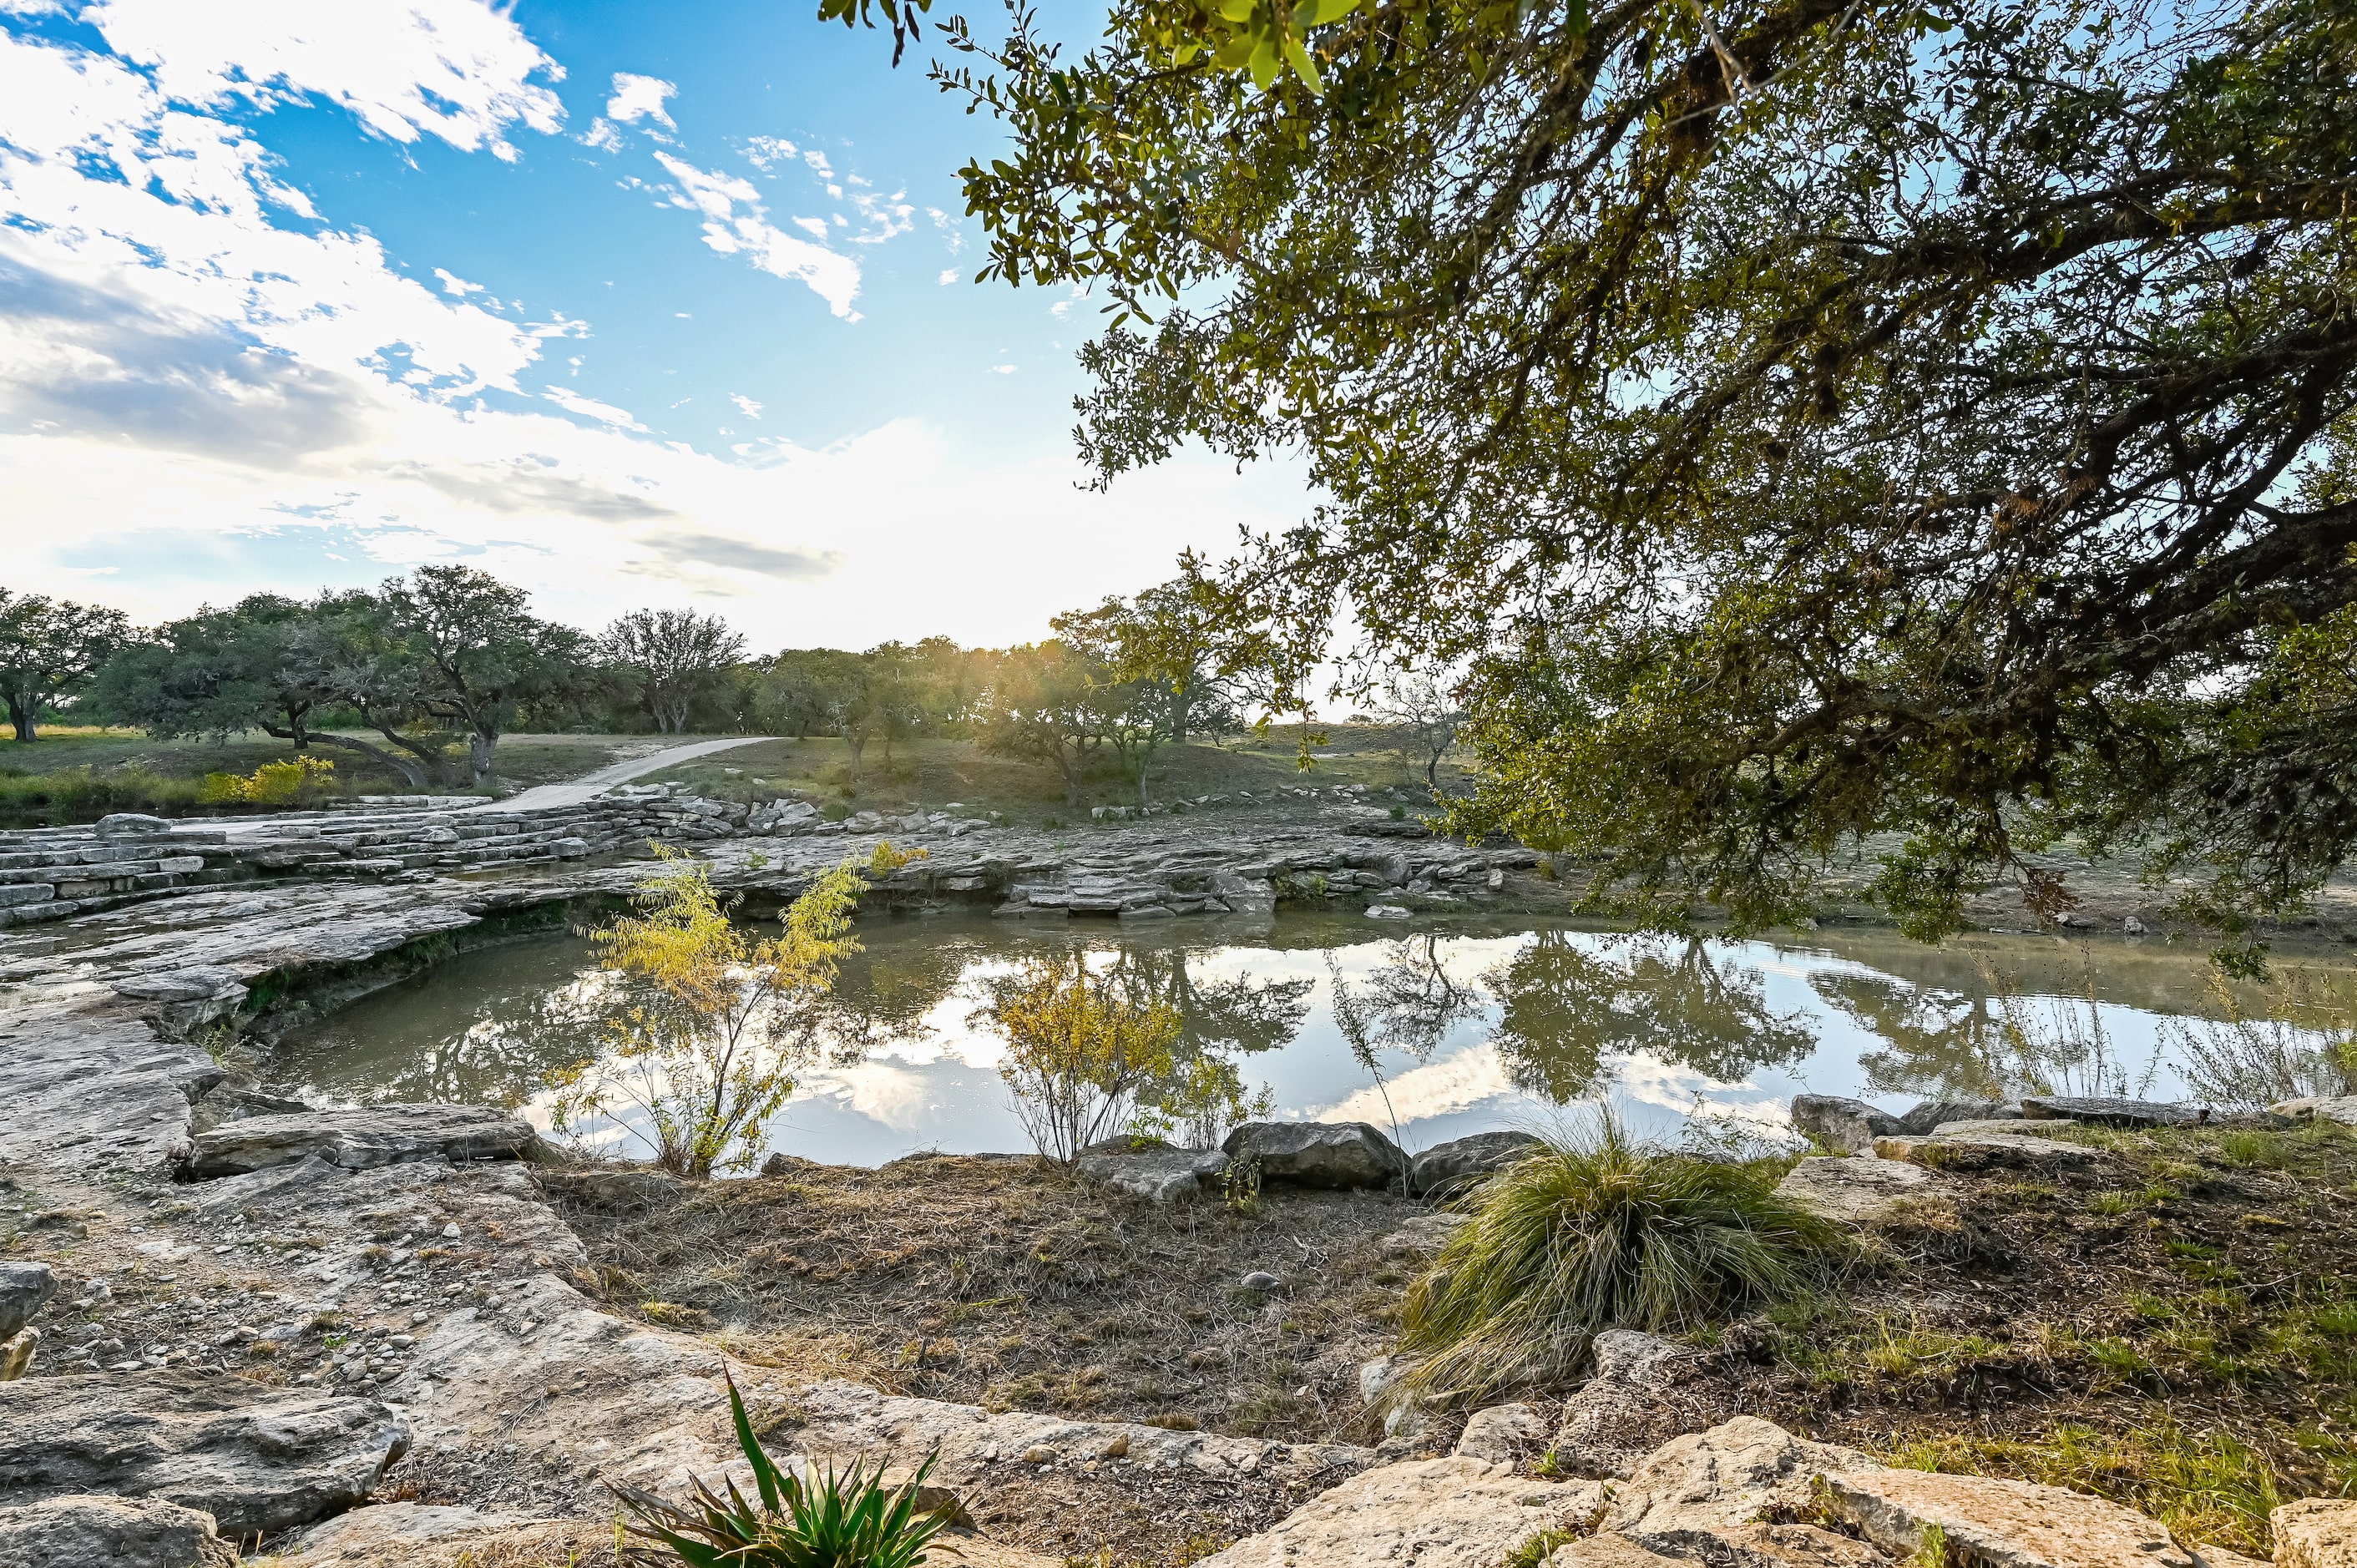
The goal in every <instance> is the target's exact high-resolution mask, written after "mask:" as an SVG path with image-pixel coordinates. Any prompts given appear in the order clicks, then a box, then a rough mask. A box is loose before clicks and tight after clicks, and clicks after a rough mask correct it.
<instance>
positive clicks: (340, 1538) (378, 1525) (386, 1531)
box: [295, 1503, 540, 1563]
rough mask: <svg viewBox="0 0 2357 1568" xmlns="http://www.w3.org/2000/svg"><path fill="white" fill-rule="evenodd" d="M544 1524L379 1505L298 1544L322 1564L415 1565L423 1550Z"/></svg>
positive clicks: (302, 1553) (313, 1531) (303, 1554)
mask: <svg viewBox="0 0 2357 1568" xmlns="http://www.w3.org/2000/svg"><path fill="white" fill-rule="evenodd" d="M537 1522H540V1521H538V1520H532V1519H529V1518H526V1517H525V1516H524V1515H522V1514H511V1513H494V1512H490V1511H488V1510H486V1509H476V1508H464V1507H454V1506H447V1505H438V1504H425V1503H377V1504H374V1505H371V1506H370V1507H366V1508H357V1509H352V1511H351V1512H350V1513H348V1514H341V1515H339V1516H338V1517H336V1518H334V1519H331V1520H328V1521H327V1522H325V1523H324V1524H316V1525H313V1526H312V1527H311V1528H310V1529H308V1530H305V1531H304V1532H303V1533H302V1534H301V1535H300V1536H299V1537H297V1538H296V1541H295V1553H296V1555H297V1556H298V1557H299V1558H302V1559H305V1560H308V1561H312V1562H317V1563H370V1562H375V1561H386V1562H396V1561H405V1562H414V1561H415V1556H414V1553H415V1552H416V1550H417V1548H419V1547H421V1546H430V1545H435V1544H437V1543H442V1542H449V1543H453V1544H455V1543H456V1542H457V1541H459V1540H461V1539H463V1538H466V1537H468V1536H473V1535H476V1534H479V1533H481V1532H483V1531H488V1530H513V1529H515V1528H517V1527H519V1526H523V1525H530V1524H534V1523H537Z"/></svg>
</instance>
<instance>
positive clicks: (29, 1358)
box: [0, 1325, 41, 1383]
mask: <svg viewBox="0 0 2357 1568" xmlns="http://www.w3.org/2000/svg"><path fill="white" fill-rule="evenodd" d="M39 1348H41V1331H40V1330H39V1329H38V1328H35V1327H32V1326H29V1325H28V1326H26V1327H23V1328H19V1329H18V1330H16V1333H15V1334H13V1335H11V1336H9V1337H7V1338H5V1339H0V1383H13V1382H15V1381H16V1380H17V1379H18V1378H21V1377H23V1376H24V1375H25V1374H26V1373H27V1372H29V1371H31V1370H32V1369H33V1352H34V1351H36V1350H38V1349H39Z"/></svg>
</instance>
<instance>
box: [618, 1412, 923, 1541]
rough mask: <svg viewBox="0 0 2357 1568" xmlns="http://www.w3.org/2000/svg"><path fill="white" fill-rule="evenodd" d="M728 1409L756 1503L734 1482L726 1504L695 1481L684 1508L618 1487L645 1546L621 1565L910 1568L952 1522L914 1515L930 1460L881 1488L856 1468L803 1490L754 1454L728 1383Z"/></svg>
mask: <svg viewBox="0 0 2357 1568" xmlns="http://www.w3.org/2000/svg"><path fill="white" fill-rule="evenodd" d="M728 1408H729V1411H730V1412H731V1414H732V1415H733V1416H734V1417H735V1419H736V1424H737V1447H739V1448H740V1449H742V1450H743V1451H744V1454H745V1463H746V1464H747V1465H748V1466H750V1467H751V1469H752V1472H753V1483H754V1489H755V1491H756V1492H757V1493H758V1494H759V1498H760V1500H759V1503H758V1504H756V1503H754V1502H751V1501H749V1500H748V1499H747V1498H746V1497H745V1495H744V1494H743V1493H742V1492H740V1491H738V1490H737V1483H736V1482H735V1481H728V1482H726V1483H725V1485H726V1487H727V1488H728V1495H727V1496H726V1497H725V1498H724V1497H722V1496H720V1495H719V1494H718V1493H716V1492H714V1491H713V1490H712V1489H711V1488H710V1487H706V1486H705V1484H704V1483H703V1482H702V1481H700V1480H697V1481H693V1482H691V1483H690V1485H691V1486H692V1487H693V1491H692V1493H691V1495H690V1497H689V1499H688V1502H687V1505H686V1506H685V1507H682V1506H680V1505H678V1504H676V1503H672V1502H667V1501H665V1500H664V1499H663V1498H659V1497H657V1496H655V1495H654V1494H653V1493H651V1492H646V1491H641V1490H640V1489H639V1488H638V1487H621V1486H617V1487H614V1488H613V1491H614V1495H615V1496H616V1497H617V1498H620V1499H621V1503H622V1507H623V1508H624V1509H626V1510H627V1511H628V1512H629V1514H630V1522H629V1524H628V1525H627V1527H626V1528H627V1530H628V1532H629V1533H630V1535H632V1536H635V1537H638V1538H639V1539H640V1540H642V1541H651V1542H652V1543H653V1544H652V1545H648V1546H640V1545H633V1546H631V1547H630V1548H629V1549H628V1550H627V1551H626V1552H624V1554H623V1555H624V1556H625V1558H626V1559H627V1560H628V1561H630V1562H631V1563H640V1564H645V1565H647V1568H657V1565H669V1564H673V1563H687V1564H689V1568H914V1565H915V1564H917V1563H924V1562H927V1561H928V1560H929V1559H930V1558H931V1554H930V1553H928V1552H926V1550H925V1548H926V1546H927V1545H929V1544H930V1543H931V1541H932V1539H933V1537H935V1536H937V1535H939V1534H940V1533H941V1532H942V1530H946V1529H947V1528H949V1525H950V1519H951V1513H950V1510H948V1509H931V1510H928V1511H923V1512H920V1511H919V1509H918V1506H917V1496H918V1493H919V1491H920V1488H922V1487H923V1486H924V1482H925V1477H926V1476H927V1474H929V1473H930V1472H931V1469H932V1467H933V1460H932V1459H931V1458H928V1459H927V1460H926V1461H925V1462H924V1464H923V1465H922V1466H920V1467H919V1468H918V1471H917V1473H916V1474H915V1475H914V1476H912V1477H909V1479H908V1480H907V1481H905V1482H903V1483H901V1484H900V1485H899V1486H898V1487H886V1486H885V1485H884V1472H883V1466H881V1465H878V1466H877V1468H876V1469H875V1470H874V1471H872V1472H871V1471H869V1470H867V1469H866V1467H865V1466H862V1465H860V1464H858V1463H856V1462H855V1463H854V1464H853V1465H852V1466H851V1468H850V1469H849V1470H848V1471H845V1472H844V1473H843V1474H841V1475H837V1474H836V1473H835V1471H834V1467H833V1466H829V1467H828V1468H827V1470H826V1471H825V1473H824V1474H823V1475H822V1476H820V1477H816V1478H815V1479H813V1480H812V1481H810V1482H808V1483H805V1482H804V1481H803V1480H802V1478H801V1477H798V1476H794V1475H791V1474H789V1473H788V1472H786V1471H784V1470H781V1469H780V1468H779V1467H778V1465H777V1462H776V1461H775V1460H773V1459H771V1458H770V1455H768V1454H767V1453H765V1452H764V1451H763V1450H762V1447H761V1442H760V1439H759V1438H758V1437H756V1436H755V1435H754V1434H753V1423H752V1422H751V1421H750V1420H749V1419H748V1418H747V1416H746V1414H745V1401H744V1399H743V1398H742V1396H740V1395H739V1394H738V1393H737V1384H736V1382H735V1381H734V1380H731V1381H730V1382H729V1384H728ZM945 1550H946V1549H945Z"/></svg>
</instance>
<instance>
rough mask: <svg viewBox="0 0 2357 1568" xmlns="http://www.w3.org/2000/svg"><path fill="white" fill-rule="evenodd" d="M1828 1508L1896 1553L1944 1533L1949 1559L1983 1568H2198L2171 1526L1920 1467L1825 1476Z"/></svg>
mask: <svg viewBox="0 0 2357 1568" xmlns="http://www.w3.org/2000/svg"><path fill="white" fill-rule="evenodd" d="M1825 1485H1826V1490H1827V1496H1828V1498H1829V1500H1830V1501H1831V1503H1832V1505H1833V1507H1834V1508H1835V1509H1836V1510H1837V1511H1838V1512H1839V1513H1840V1514H1841V1516H1842V1517H1843V1518H1844V1519H1846V1520H1848V1521H1849V1522H1850V1523H1852V1524H1855V1525H1857V1527H1858V1528H1859V1529H1860V1530H1863V1531H1864V1532H1865V1535H1866V1538H1867V1540H1868V1541H1872V1542H1873V1543H1874V1544H1875V1545H1877V1546H1878V1547H1880V1548H1881V1549H1882V1550H1883V1551H1885V1552H1889V1553H1891V1554H1892V1555H1894V1556H1900V1557H1904V1556H1910V1555H1912V1554H1913V1553H1914V1552H1917V1551H1918V1550H1920V1549H1921V1546H1922V1544H1923V1538H1924V1534H1925V1532H1926V1530H1928V1529H1930V1528H1931V1527H1932V1526H1935V1525H1936V1526H1937V1527H1938V1528H1939V1529H1940V1530H1943V1531H1944V1532H1945V1533H1946V1536H1947V1541H1948V1551H1949V1553H1950V1554H1951V1556H1952V1557H1953V1558H1957V1559H1962V1560H1963V1561H1965V1562H1969V1563H1975V1564H1976V1565H1980V1568H2115V1564H2119V1563H2150V1564H2152V1565H2153V1568H2197V1564H2196V1562H2195V1560H2194V1559H2193V1558H2192V1557H2190V1556H2189V1555H2188V1554H2187V1553H2186V1552H2185V1551H2184V1549H2183V1548H2181V1547H2179V1545H2178V1544H2177V1543H2176V1542H2175V1541H2173V1540H2171V1539H2170V1537H2169V1530H2168V1527H2166V1526H2164V1525H2162V1524H2159V1523H2158V1522H2156V1521H2155V1520H2149V1519H2147V1518H2146V1517H2145V1516H2144V1515H2142V1514H2140V1513H2135V1512H2131V1511H2130V1510H2129V1509H2124V1508H2122V1507H2120V1506H2119V1505H2118V1504H2117V1503H2110V1502H2105V1501H2104V1499H2103V1498H2091V1497H2086V1496H2083V1495H2082V1494H2081V1493H2078V1492H2069V1491H2064V1490H2063V1489H2062V1488H2061V1487H2041V1486H2038V1485H2036V1484H2035V1483H2032V1482H2029V1481H2004V1480H1992V1479H1989V1478H1987V1477H1980V1476H1943V1475H1936V1474H1933V1473H1932V1472H1930V1471H1925V1470H1886V1469H1880V1468H1872V1469H1860V1470H1855V1471H1852V1472H1850V1473H1847V1474H1834V1475H1828V1476H1827V1477H1825Z"/></svg>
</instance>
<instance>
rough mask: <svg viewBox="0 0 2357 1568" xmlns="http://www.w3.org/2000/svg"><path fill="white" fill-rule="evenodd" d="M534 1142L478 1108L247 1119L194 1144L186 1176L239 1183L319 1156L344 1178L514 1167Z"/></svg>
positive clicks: (406, 1107)
mask: <svg viewBox="0 0 2357 1568" xmlns="http://www.w3.org/2000/svg"><path fill="white" fill-rule="evenodd" d="M535 1141H536V1138H535V1134H534V1133H533V1130H532V1127H531V1125H530V1124H529V1123H527V1122H521V1121H518V1120H517V1119H516V1118H514V1117H512V1116H508V1115H505V1114H502V1113H501V1112H498V1111H494V1110H492V1109H490V1107H488V1106H481V1105H436V1104H430V1103H427V1104H393V1105H362V1106H359V1107H356V1108H354V1109H351V1110H348V1111H313V1112H304V1113H303V1114H301V1115H293V1116H249V1117H246V1118H244V1119H242V1120H241V1121H236V1122H224V1123H222V1124H221V1126H218V1127H214V1128H212V1129H210V1130H209V1131H207V1132H203V1133H197V1134H196V1135H195V1137H194V1138H193V1139H192V1140H191V1143H190V1147H189V1151H188V1157H187V1158H186V1159H185V1160H184V1161H183V1162H182V1164H183V1166H184V1169H185V1172H186V1174H187V1175H188V1176H192V1177H196V1178H199V1179H203V1178H206V1177H210V1176H242V1175H243V1174H245V1173H247V1172H249V1171H258V1170H266V1169H268V1168H269V1167H271V1166H273V1165H288V1164H292V1163H293V1162H295V1161H297V1160H301V1159H304V1158H306V1157H307V1156H308V1155H317V1156H318V1157H319V1158H321V1159H323V1160H325V1161H327V1162H328V1164H329V1165H340V1166H341V1167H343V1168H344V1169H346V1170H370V1169H372V1168H374V1167H376V1166H378V1165H404V1164H409V1163H412V1162H415V1161H421V1160H442V1161H447V1162H448V1163H449V1164H452V1165H459V1164H463V1163H465V1162H467V1161H468V1160H497V1159H514V1158H517V1157H518V1156H520V1155H522V1154H523V1153H524V1152H525V1151H527V1150H529V1149H531V1148H532V1147H533V1144H534V1143H535Z"/></svg>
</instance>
